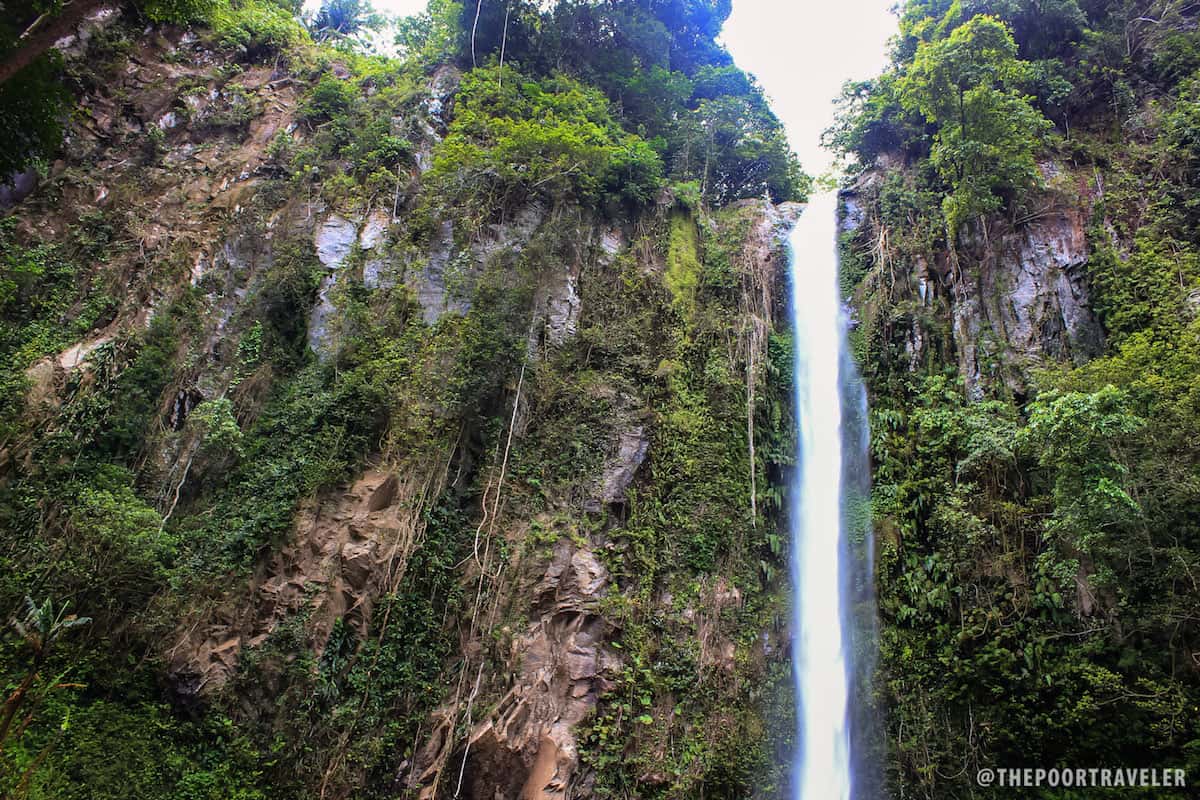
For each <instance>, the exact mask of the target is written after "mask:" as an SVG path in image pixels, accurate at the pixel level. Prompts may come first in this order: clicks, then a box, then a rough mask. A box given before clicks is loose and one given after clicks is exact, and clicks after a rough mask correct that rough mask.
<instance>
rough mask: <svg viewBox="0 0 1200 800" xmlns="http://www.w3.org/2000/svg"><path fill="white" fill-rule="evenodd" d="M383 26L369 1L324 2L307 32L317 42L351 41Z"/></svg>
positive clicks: (342, 0) (326, 0)
mask: <svg viewBox="0 0 1200 800" xmlns="http://www.w3.org/2000/svg"><path fill="white" fill-rule="evenodd" d="M382 24H383V19H382V18H381V17H380V15H379V14H377V13H376V12H375V9H374V8H372V7H371V3H370V0H325V2H323V3H322V4H321V8H320V9H319V10H318V11H317V15H316V16H315V17H314V18H313V21H312V24H311V25H310V26H309V30H310V31H311V32H312V37H313V38H314V39H316V40H317V41H319V42H327V41H330V40H333V39H353V38H356V37H358V36H360V35H361V34H362V33H364V32H365V31H367V30H374V29H376V28H379V27H380V26H381V25H382Z"/></svg>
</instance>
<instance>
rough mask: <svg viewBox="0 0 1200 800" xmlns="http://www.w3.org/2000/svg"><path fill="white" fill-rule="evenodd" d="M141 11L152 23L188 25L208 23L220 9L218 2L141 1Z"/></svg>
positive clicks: (207, 0) (191, 0)
mask: <svg viewBox="0 0 1200 800" xmlns="http://www.w3.org/2000/svg"><path fill="white" fill-rule="evenodd" d="M140 5H141V10H142V13H144V14H145V15H146V16H147V17H149V18H150V20H151V21H152V22H170V23H175V24H177V25H186V24H187V23H189V22H207V21H208V20H210V19H211V18H212V16H213V13H214V12H215V11H216V10H217V8H218V0H141V3H140Z"/></svg>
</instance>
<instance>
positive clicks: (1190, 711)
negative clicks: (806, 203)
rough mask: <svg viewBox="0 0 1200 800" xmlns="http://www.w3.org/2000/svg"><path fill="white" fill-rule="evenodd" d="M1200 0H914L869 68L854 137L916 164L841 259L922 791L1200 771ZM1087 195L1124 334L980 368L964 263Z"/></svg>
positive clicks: (893, 746)
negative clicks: (863, 383) (973, 354)
mask: <svg viewBox="0 0 1200 800" xmlns="http://www.w3.org/2000/svg"><path fill="white" fill-rule="evenodd" d="M1196 13H1197V10H1196V9H1195V8H1194V7H1193V6H1192V5H1190V4H1186V3H1172V2H1153V3H1152V2H1106V1H1103V0H1096V1H1094V2H1093V1H1092V0H1078V2H1076V0H1055V1H1054V2H1023V1H1022V0H1015V1H1014V2H965V1H960V0H955V1H954V2H949V1H946V2H942V1H941V0H924V1H917V0H913V1H911V2H907V3H905V4H903V6H902V8H901V33H900V36H899V38H898V39H897V40H896V41H895V44H894V51H893V56H892V66H891V68H890V69H889V70H888V71H886V72H885V73H884V74H882V75H881V76H879V77H878V78H875V79H872V80H870V81H866V82H863V83H860V84H853V85H849V86H847V89H846V95H845V98H844V111H843V115H842V117H841V120H840V123H839V124H838V126H837V127H835V128H834V129H833V130H832V131H831V132H830V133H829V137H830V139H831V141H832V142H833V143H834V144H836V145H837V146H839V147H840V148H842V149H843V150H844V151H846V152H848V153H849V154H851V155H852V156H854V157H855V159H856V161H857V163H858V165H859V166H858V169H859V170H866V171H867V173H866V174H868V175H870V174H873V173H872V172H871V171H872V170H874V169H875V168H876V166H877V165H878V164H882V163H885V162H886V163H887V164H890V165H893V167H894V170H893V171H891V172H889V173H886V174H881V175H878V180H877V182H875V183H874V184H873V187H874V188H869V189H862V190H861V191H862V192H863V195H862V198H861V202H864V203H865V204H866V209H867V212H866V213H867V217H868V220H867V224H865V225H864V226H863V227H861V228H859V229H858V230H857V231H856V232H851V233H848V234H847V236H846V239H845V242H844V244H845V247H844V265H843V266H844V268H845V270H846V272H847V278H848V281H847V282H848V284H850V285H848V286H847V290H848V291H849V292H852V293H853V295H854V297H855V302H856V303H857V304H858V306H859V308H860V309H861V312H862V325H861V327H860V328H859V330H857V331H856V334H855V335H856V341H857V346H858V349H859V351H860V355H861V357H862V361H863V363H864V365H865V369H866V372H867V379H868V383H869V385H870V389H871V395H872V406H873V408H872V428H873V431H872V433H873V440H872V448H873V457H874V459H875V462H876V468H875V480H876V486H875V490H874V511H875V516H876V521H877V527H878V531H879V535H880V544H881V549H880V565H879V574H880V577H879V593H880V607H881V614H882V622H883V625H882V634H881V638H882V641H881V647H882V653H881V660H880V666H881V675H880V685H879V700H880V703H881V706H882V707H886V710H887V715H888V717H887V718H888V729H889V736H888V739H889V742H890V748H889V754H888V771H889V780H890V783H891V784H892V785H893V787H896V788H897V789H898V788H899V787H904V793H905V796H926V797H950V796H991V795H989V794H988V791H989V790H986V789H981V788H979V787H977V786H975V785H974V775H975V773H976V770H977V769H979V768H981V767H993V766H1011V765H1025V766H1028V765H1046V766H1048V765H1052V764H1058V765H1068V766H1073V765H1083V764H1087V765H1095V764H1137V765H1139V766H1142V765H1145V766H1155V767H1178V768H1182V769H1187V771H1188V773H1189V774H1190V775H1195V774H1196V773H1197V772H1198V771H1200V761H1198V758H1200V727H1198V725H1197V720H1200V716H1198V714H1197V708H1198V707H1200V662H1198V661H1197V653H1198V652H1200V620H1198V619H1197V616H1196V608H1197V597H1200V593H1198V590H1200V584H1197V582H1196V581H1197V575H1198V574H1200V526H1198V521H1200V448H1198V447H1197V442H1200V436H1198V434H1200V405H1198V400H1200V382H1198V378H1197V376H1198V375H1200V373H1198V372H1197V370H1196V367H1197V364H1198V362H1200V335H1198V334H1200V327H1198V326H1200V321H1198V319H1197V310H1196V302H1195V298H1196V296H1197V290H1198V289H1200V272H1198V271H1197V257H1198V255H1200V252H1198V249H1197V248H1200V227H1198V223H1200V219H1198V218H1197V216H1196V214H1195V199H1194V198H1195V193H1196V189H1197V183H1196V171H1195V165H1196V163H1197V162H1196V151H1195V142H1196V138H1195V133H1196V131H1195V94H1194V92H1195V84H1196V81H1197V80H1198V79H1200V77H1198V74H1197V73H1196V69H1197V67H1200V34H1198V33H1197V27H1196V22H1197V19H1196V16H1195V15H1196ZM861 185H866V184H861ZM1080 206H1082V207H1083V208H1086V209H1090V214H1091V219H1090V222H1088V223H1087V225H1088V230H1087V239H1088V244H1089V251H1090V257H1089V259H1088V261H1087V263H1086V265H1085V266H1084V267H1083V270H1084V272H1085V276H1084V277H1085V278H1086V285H1087V287H1088V289H1089V293H1090V304H1091V306H1092V308H1094V309H1095V311H1096V312H1097V313H1098V315H1099V318H1100V321H1101V322H1102V323H1103V327H1104V333H1105V335H1106V339H1107V344H1106V349H1105V350H1104V352H1103V354H1102V355H1101V356H1100V357H1099V358H1096V359H1095V360H1092V361H1090V362H1088V361H1086V358H1085V355H1084V354H1082V353H1079V352H1075V353H1074V354H1071V355H1072V356H1073V358H1067V357H1066V351H1065V350H1063V351H1060V352H1054V351H1052V350H1047V351H1046V352H1044V353H1043V354H1042V358H1041V359H1040V360H1039V361H1037V362H1035V363H1032V364H1030V363H1024V364H1021V363H1020V362H1019V359H1018V358H1017V357H1014V356H1013V355H1012V354H1011V353H1010V352H1009V351H1008V350H1006V347H1007V346H1008V345H1007V343H1006V342H1005V341H1004V339H1003V335H1002V334H1000V333H997V332H991V338H990V339H988V340H987V347H988V348H990V349H989V350H988V351H987V359H989V360H988V361H986V362H985V363H984V374H983V376H982V380H981V383H978V384H976V383H972V384H971V385H964V382H963V379H962V377H961V376H960V372H959V370H958V368H957V360H958V358H959V354H958V351H957V348H958V347H961V346H963V345H964V344H965V342H964V340H963V338H962V337H964V336H965V337H969V336H970V335H971V333H970V332H967V333H963V331H962V329H961V328H960V329H958V330H957V333H952V330H953V315H954V313H955V312H954V310H953V309H954V308H955V303H956V302H957V301H958V298H959V297H960V292H961V290H962V288H963V286H962V284H963V283H965V282H973V281H977V280H979V275H980V274H981V271H982V270H985V269H989V267H988V264H989V263H992V262H989V261H988V260H987V255H988V248H989V247H990V246H991V245H990V242H994V241H998V240H999V239H1000V238H1001V237H1003V236H1005V235H1006V234H1007V233H1009V232H1015V233H1016V234H1018V235H1020V233H1021V232H1022V231H1023V230H1026V228H1027V226H1029V225H1031V224H1032V223H1033V222H1034V221H1036V220H1038V219H1039V218H1041V217H1042V216H1044V215H1045V214H1047V213H1048V211H1050V212H1052V211H1053V209H1054V208H1056V207H1080ZM937 264H940V265H943V267H942V268H944V272H942V273H940V275H941V277H940V278H938V277H935V278H934V281H933V283H934V285H932V286H931V287H929V289H928V291H929V292H931V293H932V299H929V297H928V296H927V295H926V289H925V287H924V286H923V285H921V284H920V283H919V280H920V279H921V278H923V277H924V273H923V270H924V269H926V268H927V266H928V265H937ZM942 268H939V269H942ZM991 268H994V267H991ZM956 287H958V288H956ZM968 313H970V312H968ZM913 331H917V332H918V333H919V334H920V336H921V338H920V342H921V345H920V346H919V347H918V348H917V349H916V350H915V355H914V346H913V338H912V332H913ZM981 335H989V331H987V330H985V331H983V333H982V334H981ZM981 346H983V345H981ZM994 791H995V792H996V796H1006V795H1005V794H1004V792H1005V791H1006V790H999V789H997V790H994ZM1044 796H1048V797H1049V796H1053V797H1075V796H1080V797H1082V796H1092V795H1091V794H1087V793H1086V792H1076V793H1075V794H1072V793H1071V792H1070V791H1069V790H1060V791H1058V792H1057V793H1055V792H1054V791H1053V790H1045V795H1044ZM1153 796H1156V797H1159V796H1184V795H1183V794H1177V795H1172V794H1170V790H1157V791H1156V792H1155V793H1154V795H1153Z"/></svg>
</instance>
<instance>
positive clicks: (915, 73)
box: [899, 15, 1051, 232]
mask: <svg viewBox="0 0 1200 800" xmlns="http://www.w3.org/2000/svg"><path fill="white" fill-rule="evenodd" d="M1029 79H1030V74H1029V65H1028V64H1027V63H1026V62H1023V61H1020V60H1018V59H1017V45H1016V42H1015V41H1013V38H1012V34H1011V33H1010V32H1009V30H1008V28H1007V27H1006V26H1005V25H1004V23H1003V22H1001V21H1000V20H998V19H996V18H995V17H990V16H984V15H980V16H976V17H974V18H973V19H971V20H970V21H969V22H967V23H965V24H963V25H960V26H959V27H957V28H955V29H954V31H953V33H951V34H950V36H949V37H947V38H945V39H940V40H937V41H931V42H922V43H921V44H920V45H918V47H917V51H916V55H915V56H914V58H913V63H912V65H911V66H910V67H909V69H908V70H907V72H906V73H905V75H904V76H903V77H902V78H901V80H900V85H899V93H900V102H901V105H902V106H903V107H904V108H905V109H906V110H908V111H915V112H917V113H919V114H921V115H922V116H923V117H924V118H925V119H926V120H927V121H928V122H929V123H931V124H932V125H934V126H936V129H937V130H936V132H935V134H934V137H933V147H932V149H931V152H930V160H931V161H932V163H933V165H934V167H936V169H937V170H938V173H939V174H940V175H941V176H942V178H943V179H944V180H946V181H947V182H948V183H949V184H950V186H951V190H952V191H951V194H949V195H947V197H946V199H945V201H944V202H943V209H944V211H945V216H946V222H947V226H948V228H949V230H950V231H951V232H953V231H955V230H957V228H958V226H959V225H960V224H961V223H962V222H963V221H964V220H966V219H968V218H970V217H973V216H976V215H979V214H983V213H986V212H990V211H996V210H998V209H999V208H1001V207H1002V206H1003V201H1004V199H1005V195H1006V194H1007V195H1011V194H1013V193H1014V192H1015V191H1017V190H1020V189H1023V188H1026V187H1028V186H1031V185H1033V184H1035V183H1036V182H1037V177H1038V172H1037V164H1036V162H1035V161H1034V148H1035V146H1036V145H1037V143H1038V141H1039V140H1040V138H1041V137H1042V136H1043V135H1044V134H1045V133H1046V132H1048V130H1049V129H1050V127H1051V125H1050V122H1049V120H1047V119H1046V118H1045V117H1043V116H1042V115H1041V113H1039V112H1038V111H1037V110H1036V109H1035V108H1034V107H1033V106H1032V105H1031V103H1030V99H1031V98H1029V97H1026V96H1025V95H1024V94H1022V93H1021V91H1020V89H1019V87H1020V86H1022V85H1023V84H1024V83H1026V82H1027V81H1028V80H1029Z"/></svg>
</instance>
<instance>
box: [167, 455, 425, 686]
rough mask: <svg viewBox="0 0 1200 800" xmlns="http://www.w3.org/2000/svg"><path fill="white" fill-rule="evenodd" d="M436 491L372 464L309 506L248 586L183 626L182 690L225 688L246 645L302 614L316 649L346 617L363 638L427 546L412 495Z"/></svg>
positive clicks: (176, 648) (174, 672) (175, 680)
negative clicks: (378, 606)
mask: <svg viewBox="0 0 1200 800" xmlns="http://www.w3.org/2000/svg"><path fill="white" fill-rule="evenodd" d="M428 488H429V487H428V485H427V484H426V483H425V482H424V481H423V480H421V479H419V478H417V477H416V476H415V475H413V474H412V473H411V472H410V473H409V474H408V475H407V476H406V477H401V475H399V474H398V473H397V472H392V471H386V470H370V471H368V472H366V473H365V474H364V475H363V476H362V477H361V478H359V479H358V480H357V481H356V482H355V483H354V484H353V485H351V486H349V487H347V488H346V490H345V491H344V492H341V493H340V494H337V495H334V496H332V497H329V498H326V499H325V500H324V501H323V502H320V503H317V504H315V505H313V506H312V507H310V508H307V509H305V510H304V511H302V512H301V513H300V515H299V517H298V519H297V520H296V531H297V533H296V536H295V539H294V540H293V542H292V543H291V544H289V545H288V546H287V547H285V548H283V549H282V550H280V551H279V552H277V553H276V554H274V555H273V556H272V557H271V558H270V560H269V561H268V562H266V563H264V564H263V565H262V566H261V568H260V569H259V571H258V572H257V574H256V575H255V577H254V579H253V580H252V581H251V584H250V586H249V587H247V589H246V591H245V592H234V593H233V594H232V595H231V596H230V597H229V598H228V599H227V600H226V602H225V603H224V604H223V605H222V606H221V607H219V608H217V609H216V610H215V611H214V612H213V613H211V615H207V616H206V615H203V614H201V615H200V616H199V618H198V619H197V620H196V622H195V624H194V625H191V626H184V627H183V628H182V630H183V631H184V634H183V636H182V637H181V638H180V639H179V640H178V641H177V642H175V643H174V645H173V646H172V647H171V648H170V650H169V651H168V652H169V656H170V663H169V674H170V677H171V684H172V687H173V690H174V692H175V694H176V696H178V697H180V698H181V699H184V700H187V701H189V702H192V701H195V700H196V699H197V698H198V697H199V696H200V695H202V694H204V693H208V692H212V691H214V690H216V689H218V688H220V687H221V686H222V685H223V684H224V683H225V682H226V681H227V680H228V679H229V678H230V677H231V676H232V675H233V674H234V672H235V671H236V669H237V664H238V658H239V656H240V654H241V653H242V651H243V650H245V649H246V648H250V647H257V646H259V645H261V644H263V642H265V641H266V640H267V637H269V636H270V635H271V633H272V632H274V631H275V629H276V628H277V627H278V626H279V624H280V623H281V622H283V621H284V620H286V619H288V618H290V617H293V616H294V615H296V614H299V613H303V614H304V616H305V618H306V624H305V630H306V633H307V636H308V638H309V641H310V642H311V645H312V649H313V651H314V653H316V654H318V655H319V654H320V652H321V651H322V650H323V648H324V645H325V642H326V640H327V639H328V637H329V633H330V630H331V629H332V627H333V623H334V621H335V620H337V619H339V618H341V619H344V620H345V621H346V623H347V624H349V625H351V626H353V628H354V629H355V631H356V632H357V634H358V635H359V637H360V638H361V637H363V636H365V635H366V633H367V626H368V624H369V623H370V620H371V613H372V610H373V608H374V605H375V602H376V600H377V599H378V597H379V596H380V595H381V594H382V593H384V592H386V591H388V590H389V589H390V587H391V586H393V585H394V584H395V583H396V582H397V581H398V580H399V579H400V577H401V576H402V575H403V572H404V568H405V565H406V562H407V559H408V555H409V554H410V553H411V552H412V548H413V547H414V546H417V544H418V543H419V538H420V534H421V530H422V521H421V519H420V517H419V514H418V513H417V512H416V511H415V510H414V505H413V504H412V503H411V502H407V501H408V500H410V499H411V498H412V497H413V496H415V495H417V494H419V493H420V492H421V491H424V490H427V489H428Z"/></svg>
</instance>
